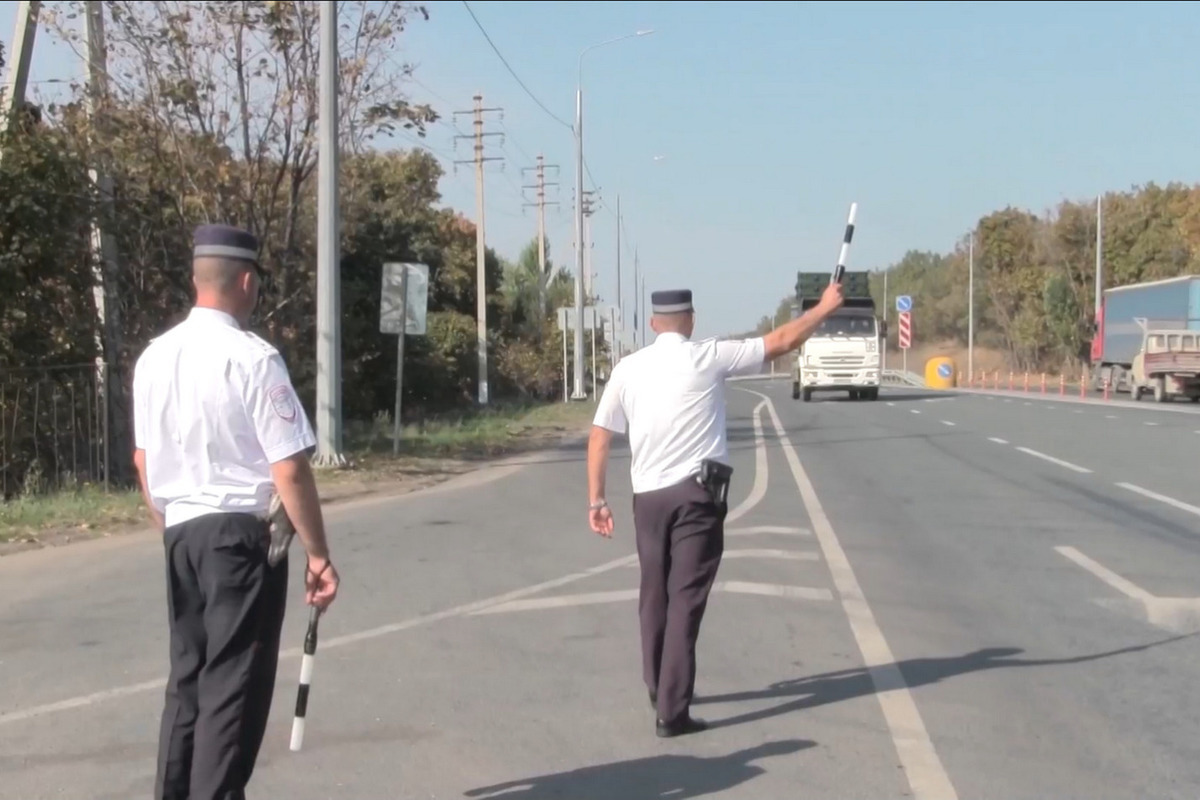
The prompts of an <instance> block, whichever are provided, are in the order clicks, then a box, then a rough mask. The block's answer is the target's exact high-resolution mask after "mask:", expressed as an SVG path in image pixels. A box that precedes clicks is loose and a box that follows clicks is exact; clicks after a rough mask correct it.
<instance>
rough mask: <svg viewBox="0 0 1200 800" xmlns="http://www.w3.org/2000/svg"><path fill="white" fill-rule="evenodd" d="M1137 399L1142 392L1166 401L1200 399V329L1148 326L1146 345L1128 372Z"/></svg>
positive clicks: (1155, 398) (1140, 397)
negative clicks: (1151, 327) (1182, 398)
mask: <svg viewBox="0 0 1200 800" xmlns="http://www.w3.org/2000/svg"><path fill="white" fill-rule="evenodd" d="M1127 378H1128V381H1129V393H1130V395H1131V396H1132V397H1133V399H1134V400H1141V399H1142V392H1145V391H1149V392H1152V393H1153V394H1154V400H1155V401H1156V402H1159V403H1166V402H1168V401H1170V400H1174V399H1175V398H1176V397H1186V398H1188V399H1189V400H1191V401H1192V402H1193V403H1195V402H1200V332H1197V331H1190V330H1185V329H1178V328H1172V329H1162V328H1154V329H1144V330H1143V334H1142V346H1141V349H1140V350H1139V351H1138V353H1137V355H1135V356H1134V357H1133V364H1132V366H1131V369H1130V370H1129V372H1128V375H1127Z"/></svg>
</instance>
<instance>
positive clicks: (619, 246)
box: [613, 195, 625, 349]
mask: <svg viewBox="0 0 1200 800" xmlns="http://www.w3.org/2000/svg"><path fill="white" fill-rule="evenodd" d="M617 313H618V314H619V315H620V316H621V327H622V328H624V327H625V312H624V306H623V305H622V304H621V195H617ZM616 338H617V332H616V331H615V330H614V331H613V339H616ZM613 347H614V348H617V349H620V348H619V345H618V344H617V342H613Z"/></svg>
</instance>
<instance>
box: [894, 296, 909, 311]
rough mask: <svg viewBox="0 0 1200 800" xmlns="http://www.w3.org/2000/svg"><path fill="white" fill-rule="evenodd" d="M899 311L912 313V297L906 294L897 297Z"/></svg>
mask: <svg viewBox="0 0 1200 800" xmlns="http://www.w3.org/2000/svg"><path fill="white" fill-rule="evenodd" d="M896 310H897V311H912V297H910V296H909V295H906V294H898V295H896Z"/></svg>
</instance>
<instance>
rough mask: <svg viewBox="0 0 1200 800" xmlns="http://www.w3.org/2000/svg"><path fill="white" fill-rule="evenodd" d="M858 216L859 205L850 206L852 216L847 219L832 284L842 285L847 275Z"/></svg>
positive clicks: (831, 280) (852, 204)
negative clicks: (851, 242) (847, 262)
mask: <svg viewBox="0 0 1200 800" xmlns="http://www.w3.org/2000/svg"><path fill="white" fill-rule="evenodd" d="M856 216H858V203H851V204H850V216H849V218H847V219H846V235H845V236H843V237H842V251H841V252H840V253H838V260H837V266H836V267H834V268H833V277H832V278H830V281H829V282H830V283H841V282H842V276H843V275H845V274H846V258H847V256H849V255H850V240H851V239H853V238H854V218H855V217H856Z"/></svg>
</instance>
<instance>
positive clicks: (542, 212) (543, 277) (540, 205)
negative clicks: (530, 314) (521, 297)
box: [523, 153, 558, 330]
mask: <svg viewBox="0 0 1200 800" xmlns="http://www.w3.org/2000/svg"><path fill="white" fill-rule="evenodd" d="M547 168H549V169H553V170H557V169H558V165H556V164H546V163H545V158H544V156H542V155H541V154H540V153H539V154H538V157H537V166H536V167H532V168H530V167H526V168H525V171H526V172H528V171H529V170H530V169H532V170H533V171H534V172H535V173H536V174H537V183H536V184H534V185H533V186H525V187H523V188H526V189H537V202H536V203H526V204H525V205H526V206H537V210H538V307H539V309H540V310H541V313H542V316H543V317H545V316H546V283H547V282H548V281H549V278H550V275H549V273H547V272H546V206H547V205H553V206H556V205H558V201H557V200H555V201H551V202H550V203H547V202H546V187H547V186H558V184H557V183H546V169H547ZM539 330H541V329H540V328H539Z"/></svg>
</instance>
